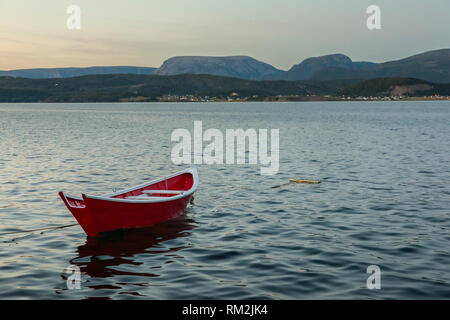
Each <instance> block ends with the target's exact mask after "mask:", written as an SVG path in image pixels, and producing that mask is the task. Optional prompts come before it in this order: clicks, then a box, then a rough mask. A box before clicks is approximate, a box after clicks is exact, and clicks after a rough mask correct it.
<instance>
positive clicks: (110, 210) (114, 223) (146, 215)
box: [59, 167, 198, 236]
mask: <svg viewBox="0 0 450 320" xmlns="http://www.w3.org/2000/svg"><path fill="white" fill-rule="evenodd" d="M197 186H198V174H197V169H196V168H195V167H192V168H190V169H187V170H183V171H180V172H177V173H175V174H173V175H171V176H168V177H164V178H162V179H157V180H153V181H150V182H147V183H144V184H141V185H138V186H136V187H133V188H130V189H126V190H121V191H118V192H114V193H110V194H106V195H103V196H91V195H86V194H82V197H81V198H80V197H76V196H71V195H69V194H67V193H64V192H60V193H59V196H60V197H61V199H62V200H63V201H64V203H65V205H66V206H67V208H68V209H69V210H70V212H71V213H72V215H73V216H74V217H75V219H77V221H78V223H79V224H80V225H81V227H82V228H83V230H84V232H86V234H87V235H88V236H96V235H98V234H99V233H100V232H105V231H112V230H117V229H129V228H139V227H146V226H151V225H154V224H157V223H160V222H163V221H166V220H169V219H173V218H176V217H178V216H180V215H182V214H183V212H184V209H185V208H186V206H187V205H188V204H189V202H190V200H191V198H192V196H193V194H194V192H195V190H196V189H197Z"/></svg>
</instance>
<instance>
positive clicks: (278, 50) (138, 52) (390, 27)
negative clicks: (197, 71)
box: [0, 0, 450, 70]
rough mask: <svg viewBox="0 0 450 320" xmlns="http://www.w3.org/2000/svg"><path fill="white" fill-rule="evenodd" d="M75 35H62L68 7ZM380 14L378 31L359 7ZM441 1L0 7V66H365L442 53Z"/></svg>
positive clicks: (23, 2) (162, 1)
mask: <svg viewBox="0 0 450 320" xmlns="http://www.w3.org/2000/svg"><path fill="white" fill-rule="evenodd" d="M72 4H75V5H78V6H80V8H81V29H80V30H69V29H68V28H67V27H66V21H67V19H68V17H69V15H68V14H67V13H66V9H67V7H68V6H69V5H72ZM371 4H376V5H378V6H380V8H381V21H382V29H381V30H368V29H367V28H366V19H367V16H368V15H367V14H366V8H367V7H368V6H369V5H371ZM449 13H450V1H449V0H429V1H421V0H409V1H407V0H396V1H392V0H375V1H374V0H371V1H365V0H342V1H333V0H316V1H305V0H227V1H225V0H151V1H144V0H130V1H118V0H108V1H107V0H95V1H92V0H91V1H88V0H71V1H65V0H0V69H1V70H10V69H20V68H38V67H82V66H92V65H97V66H98V65H137V66H150V67H159V66H160V65H161V64H162V62H163V61H164V60H165V59H167V58H169V57H172V56H179V55H214V56H226V55H249V56H252V57H254V58H256V59H259V60H262V61H264V62H267V63H270V64H273V65H274V66H275V67H278V68H280V69H288V68H290V67H291V66H292V65H293V64H296V63H299V62H300V61H301V60H303V59H304V58H307V57H310V56H318V55H323V54H330V53H344V54H346V55H348V56H350V57H351V58H352V59H353V60H369V61H374V62H380V61H386V60H391V59H398V58H403V57H406V56H409V55H412V54H416V53H420V52H423V51H428V50H432V49H441V48H449V47H450V32H449V30H450V19H448V16H449Z"/></svg>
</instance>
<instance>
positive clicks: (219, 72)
mask: <svg viewBox="0 0 450 320" xmlns="http://www.w3.org/2000/svg"><path fill="white" fill-rule="evenodd" d="M93 74H97V75H99V74H140V75H149V74H155V75H180V74H208V75H215V76H226V77H233V78H240V79H245V80H289V81H294V80H316V81H324V80H340V79H359V80H365V79H372V78H382V77H404V78H418V79H423V80H426V81H431V82H437V83H449V82H450V49H441V50H434V51H428V52H425V53H421V54H417V55H414V56H410V57H407V58H404V59H400V60H395V61H387V62H384V63H373V62H367V61H356V62H355V61H352V60H351V59H350V58H349V57H348V56H346V55H344V54H331V55H325V56H320V57H312V58H308V59H305V60H303V61H302V62H301V63H299V64H296V65H294V66H293V67H292V68H290V69H289V70H287V71H284V70H280V69H277V68H275V67H274V66H272V65H270V64H267V63H265V62H262V61H259V60H256V59H254V58H252V57H248V56H229V57H208V56H181V57H173V58H170V59H168V60H166V61H164V63H163V64H162V65H161V67H159V68H150V67H133V66H116V67H88V68H48V69H22V70H11V71H0V76H11V77H23V78H66V77H75V76H82V75H93Z"/></svg>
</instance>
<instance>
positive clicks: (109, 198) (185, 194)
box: [67, 166, 198, 204]
mask: <svg viewBox="0 0 450 320" xmlns="http://www.w3.org/2000/svg"><path fill="white" fill-rule="evenodd" d="M183 173H190V174H192V177H193V180H194V183H193V184H192V187H191V188H190V189H189V190H186V191H184V192H183V193H181V194H179V195H176V196H173V197H163V198H165V199H160V198H156V197H155V199H151V200H134V199H121V198H112V197H114V196H117V195H119V194H123V193H127V192H130V191H133V190H136V189H141V188H145V187H147V186H149V185H152V184H155V183H158V182H161V181H164V180H167V179H170V178H173V177H176V176H179V175H181V174H183ZM197 187H198V172H197V168H196V167H195V166H192V167H191V168H189V169H185V170H182V171H178V172H176V173H174V174H171V175H169V176H165V177H163V178H159V179H155V180H152V181H150V182H145V183H143V184H140V185H137V186H134V187H131V188H128V189H123V190H119V191H116V192H113V193H108V194H105V195H102V196H93V195H87V194H83V195H84V196H85V197H86V198H87V199H95V200H103V201H111V202H123V203H141V204H142V203H157V202H169V201H174V200H177V199H180V198H185V197H188V196H190V195H191V194H193V193H194V192H195V190H196V189H197ZM67 196H69V195H67ZM69 197H71V198H73V199H77V200H83V199H80V198H79V197H72V196H69Z"/></svg>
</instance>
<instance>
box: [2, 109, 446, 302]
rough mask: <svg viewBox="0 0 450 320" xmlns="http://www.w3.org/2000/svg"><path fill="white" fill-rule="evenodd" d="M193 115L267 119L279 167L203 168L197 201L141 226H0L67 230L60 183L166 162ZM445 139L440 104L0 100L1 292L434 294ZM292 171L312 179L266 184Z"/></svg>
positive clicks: (144, 176)
mask: <svg viewBox="0 0 450 320" xmlns="http://www.w3.org/2000/svg"><path fill="white" fill-rule="evenodd" d="M194 120H202V121H203V127H204V129H206V128H218V129H222V130H224V129H226V128H244V129H245V128H268V129H270V128H279V129H280V171H279V173H278V174H277V175H274V176H261V175H260V174H259V167H258V166H249V165H239V166H237V165H236V166H233V165H228V166H226V165H223V166H207V165H201V166H199V167H198V169H199V174H200V186H199V189H198V191H197V193H196V196H195V204H194V205H193V206H191V207H189V208H188V210H187V212H186V215H185V216H184V217H182V218H180V219H177V220H173V221H170V222H167V223H164V224H161V225H157V226H154V227H150V228H144V229H139V230H127V231H118V232H112V233H110V234H108V235H107V236H105V237H103V238H92V239H91V238H87V237H86V236H85V234H84V233H83V231H82V229H81V228H80V227H79V226H73V227H68V228H64V229H57V230H47V231H35V232H29V233H13V234H5V233H11V232H15V231H22V230H30V229H36V228H45V227H49V226H60V225H66V224H72V223H74V222H75V220H74V219H73V217H72V216H71V214H70V213H69V211H68V210H67V209H66V208H65V206H64V205H63V203H62V201H60V199H59V198H58V194H57V192H58V191H59V190H65V191H68V192H70V193H74V194H80V193H81V192H87V193H91V194H104V193H107V192H111V191H112V189H114V188H122V187H127V186H133V185H135V184H139V183H142V182H144V181H146V180H149V179H154V178H157V177H159V176H162V175H165V174H169V173H172V172H174V171H177V170H180V169H181V167H178V166H175V165H173V164H172V163H171V161H170V152H171V148H172V146H173V144H172V143H171V142H170V135H171V132H172V131H173V130H174V129H176V128H187V129H189V130H192V128H193V121H194ZM449 141H450V103H449V102H399V103H394V102H389V103H381V102H380V103H370V102H366V103H337V102H332V103H249V104H238V103H233V104H221V103H214V104H0V234H1V235H0V298H1V299H6V298H18V299H86V298H110V299H142V298H147V299H203V298H206V299H208V298H216V299H329V298H331V299H342V298H358V299H384V298H389V299H391V298H393V299H400V298H419V299H430V298H447V299H448V298H450V268H449V265H450V252H449V250H450V233H449V228H450V183H449V181H450V161H449V159H450V145H449ZM290 178H298V179H300V178H302V179H323V183H322V184H320V185H292V184H291V185H287V186H283V187H280V188H271V187H273V186H275V185H280V184H283V183H285V182H288V180H289V179H290ZM372 264H375V265H378V266H379V267H380V268H381V272H382V274H381V286H382V288H381V290H368V289H367V288H366V279H367V277H368V274H366V269H367V267H368V266H369V265H372ZM69 265H76V266H79V267H80V269H81V272H82V274H81V280H82V282H81V289H80V290H69V289H67V286H66V279H67V274H66V273H65V269H66V268H67V267H68V266H69Z"/></svg>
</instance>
